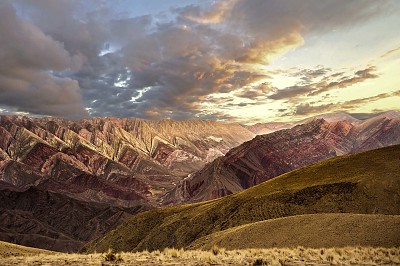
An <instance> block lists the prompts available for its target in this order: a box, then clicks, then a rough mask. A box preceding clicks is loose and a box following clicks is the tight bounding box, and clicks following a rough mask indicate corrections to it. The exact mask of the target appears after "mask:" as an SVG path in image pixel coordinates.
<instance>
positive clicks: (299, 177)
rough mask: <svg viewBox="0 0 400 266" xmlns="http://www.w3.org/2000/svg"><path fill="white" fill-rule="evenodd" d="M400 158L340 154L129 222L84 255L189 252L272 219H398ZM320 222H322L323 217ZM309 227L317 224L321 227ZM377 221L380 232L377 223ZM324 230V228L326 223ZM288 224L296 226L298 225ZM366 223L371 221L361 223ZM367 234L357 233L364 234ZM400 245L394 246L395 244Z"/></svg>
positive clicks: (383, 152)
mask: <svg viewBox="0 0 400 266" xmlns="http://www.w3.org/2000/svg"><path fill="white" fill-rule="evenodd" d="M325 123H327V122H325ZM399 158H400V145H395V146H390V147H386V148H381V149H377V150H372V151H367V152H363V153H359V154H354V155H345V156H340V157H336V158H331V159H329V160H325V161H322V162H319V163H316V164H313V165H310V166H307V167H304V168H301V169H298V170H295V171H292V172H290V173H287V174H284V175H281V176H279V177H277V178H274V179H272V180H269V181H266V182H264V183H262V184H260V185H258V186H255V187H252V188H249V189H247V190H244V191H242V192H240V193H237V194H234V195H229V196H226V197H223V198H220V199H215V200H211V201H206V202H201V203H196V204H187V205H181V206H175V207H169V208H162V209H153V210H150V211H146V212H142V213H139V214H137V215H135V216H133V217H131V218H129V219H128V220H127V221H126V222H124V223H123V224H122V225H120V226H118V227H117V228H116V229H115V230H113V231H112V232H110V233H108V234H106V235H105V236H103V237H101V238H99V239H96V240H94V241H92V242H90V243H89V244H88V245H86V246H85V248H84V249H85V250H86V251H89V252H93V251H95V250H97V252H103V251H105V250H107V249H108V248H109V247H113V249H115V250H117V251H132V250H133V251H140V250H145V249H147V250H156V249H160V250H161V249H163V248H166V247H175V248H181V247H183V248H187V247H190V246H191V245H192V244H193V243H195V241H196V240H198V239H200V238H202V237H204V238H206V237H207V235H209V236H210V237H212V235H211V234H212V233H216V232H220V231H223V230H226V229H229V228H233V227H236V226H240V225H245V224H252V223H254V222H258V221H264V220H271V221H273V220H272V219H275V218H280V217H290V216H295V215H305V214H326V213H353V214H385V215H399V214H400V197H399V191H400V163H399ZM316 218H317V219H318V216H316ZM372 218H373V217H372ZM372 218H371V219H370V221H372V220H373V219H372ZM299 219H301V218H299ZM299 219H297V220H299ZM307 219H308V220H310V219H309V218H307ZM346 219H347V218H346ZM368 219H369V218H368ZM351 220H352V221H355V220H354V219H350V220H348V221H351ZM375 220H376V219H375ZM376 221H379V219H377V220H376ZM396 221H398V219H397V220H396ZM342 222H345V220H342ZM289 223H290V221H289ZM312 223H313V224H315V225H317V224H318V221H314V222H312ZM339 223H340V220H338V221H336V222H332V221H331V224H332V225H334V226H336V225H338V224H339ZM372 223H374V224H375V226H378V225H379V223H375V222H372ZM274 224H275V225H276V226H277V227H276V228H277V229H276V230H279V225H284V224H285V223H284V222H283V221H282V223H279V222H275V223H274ZM319 224H324V221H320V222H319ZM325 224H326V225H327V223H326V221H325ZM390 224H391V225H393V223H390ZM291 225H292V226H298V225H296V224H295V223H291ZM364 225H366V223H363V224H360V226H364ZM370 225H371V223H370ZM370 225H368V226H370ZM385 226H386V224H385ZM289 228H290V226H289ZM295 228H296V227H295ZM297 228H299V230H303V229H300V227H297ZM307 228H308V227H307ZM318 228H319V229H321V227H320V226H318V227H316V228H315V229H316V230H317V229H318ZM367 228H368V227H364V229H367ZM372 228H373V226H372ZM364 229H359V230H360V232H362V231H365V230H364ZM345 230H346V229H344V228H343V229H341V230H339V231H337V233H338V234H336V236H337V237H338V238H340V237H341V235H340V234H339V233H340V232H345ZM357 230H358V229H357ZM378 231H379V232H382V230H377V233H378ZM278 232H279V233H280V234H281V236H280V237H281V238H284V237H286V238H291V237H292V235H290V232H293V229H290V231H289V235H285V231H284V230H282V231H278ZM327 232H330V231H329V230H327ZM392 232H396V231H392ZM274 234H275V233H274ZM329 234H331V233H329ZM368 235H370V236H372V235H373V234H372V233H368V234H367V235H366V236H368ZM318 236H319V238H324V237H325V234H324V231H323V230H322V231H318V234H317V237H313V239H315V238H318ZM375 236H376V235H375ZM246 237H247V236H246ZM249 237H250V236H249ZM259 237H260V239H262V238H263V237H264V238H266V239H267V238H268V237H269V234H268V232H265V231H261V232H259ZM273 237H275V236H273ZM204 238H203V240H204ZM360 238H362V236H357V237H356V238H355V239H360ZM209 239H210V240H212V238H209ZM397 239H398V238H397ZM317 240H318V239H317ZM243 241H246V240H243ZM266 241H268V240H266ZM395 241H397V240H395ZM349 243H351V242H349ZM363 243H365V242H363ZM375 243H378V242H375ZM388 243H389V242H388ZM398 244H399V243H398V242H397V245H396V246H398Z"/></svg>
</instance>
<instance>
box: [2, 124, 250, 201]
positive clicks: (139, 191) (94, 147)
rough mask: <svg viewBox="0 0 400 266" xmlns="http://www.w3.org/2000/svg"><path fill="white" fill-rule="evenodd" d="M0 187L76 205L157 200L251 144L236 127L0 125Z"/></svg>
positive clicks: (210, 125)
mask: <svg viewBox="0 0 400 266" xmlns="http://www.w3.org/2000/svg"><path fill="white" fill-rule="evenodd" d="M0 135H1V139H0V180H1V181H4V182H7V183H9V184H12V185H14V186H16V187H18V188H20V189H25V188H28V187H30V186H40V187H42V188H43V187H44V188H46V189H48V190H50V191H54V192H62V193H63V194H68V195H70V196H73V197H76V198H78V199H82V200H87V201H97V202H105V203H111V202H113V203H115V204H116V205H118V206H127V207H129V206H131V205H132V204H137V203H138V202H139V203H140V202H142V201H148V200H149V201H151V202H153V204H154V203H155V201H156V200H157V199H158V198H159V197H160V196H161V195H163V194H165V192H166V191H169V190H171V189H172V188H173V187H174V184H175V183H176V182H178V181H179V180H181V179H182V177H184V176H186V175H187V174H189V173H191V172H192V171H195V170H198V169H201V168H202V167H203V166H204V165H205V164H206V163H207V162H211V161H212V160H213V159H215V158H216V157H218V156H221V155H223V154H225V153H226V152H227V151H228V150H230V149H231V148H233V147H235V146H237V145H239V144H241V143H243V142H244V141H247V140H249V139H251V138H252V137H253V136H254V134H253V133H252V132H250V131H249V130H247V129H246V128H244V127H243V126H241V125H239V124H224V123H217V122H206V121H182V122H179V121H158V122H156V121H145V120H140V119H118V118H103V119H100V118H95V119H88V120H81V121H68V120H62V119H56V118H42V119H33V118H27V117H18V116H13V117H7V116H2V117H1V118H0Z"/></svg>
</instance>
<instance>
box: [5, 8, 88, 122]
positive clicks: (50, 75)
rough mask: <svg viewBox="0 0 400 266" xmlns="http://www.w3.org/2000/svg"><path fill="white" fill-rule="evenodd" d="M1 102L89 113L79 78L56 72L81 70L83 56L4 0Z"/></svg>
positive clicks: (23, 108)
mask: <svg viewBox="0 0 400 266" xmlns="http://www.w3.org/2000/svg"><path fill="white" fill-rule="evenodd" d="M0 36H1V41H0V105H2V106H6V107H9V108H12V109H15V110H17V111H19V112H28V113H33V114H41V115H55V116H64V117H69V118H78V117H82V116H85V115H87V113H86V111H85V109H84V107H83V103H82V101H81V95H80V92H79V85H78V82H77V81H74V80H72V79H71V78H68V77H57V76H56V75H55V74H54V72H56V71H65V70H78V69H79V68H80V67H81V65H82V63H83V59H82V58H81V57H80V56H79V55H70V54H69V53H68V52H67V51H66V50H65V49H64V47H63V44H62V43H60V42H57V41H55V40H54V39H52V38H51V37H49V36H47V35H45V34H44V33H43V32H42V31H41V30H40V29H39V28H38V27H36V26H35V25H33V24H32V23H30V22H28V21H24V20H21V19H19V18H18V17H17V15H16V11H15V9H14V8H13V7H12V6H11V5H9V4H7V2H4V3H1V4H0Z"/></svg>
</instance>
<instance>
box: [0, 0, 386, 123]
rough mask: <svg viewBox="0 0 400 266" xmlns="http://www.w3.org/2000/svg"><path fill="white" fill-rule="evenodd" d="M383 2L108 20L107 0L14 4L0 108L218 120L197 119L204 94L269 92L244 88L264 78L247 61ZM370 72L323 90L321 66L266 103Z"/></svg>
mask: <svg viewBox="0 0 400 266" xmlns="http://www.w3.org/2000/svg"><path fill="white" fill-rule="evenodd" d="M387 3H388V1H380V2H379V3H377V1H372V0H363V1H347V0H337V1H328V0H322V1H321V0H318V1H317V0H307V1H289V0H279V1H278V0H252V1H245V0H237V1H218V2H216V3H215V4H214V5H212V6H211V7H208V8H202V7H198V6H196V5H191V6H187V7H183V8H179V9H174V10H173V11H172V12H173V13H172V14H170V16H168V18H165V17H164V18H161V17H157V16H153V15H146V16H140V17H129V15H126V14H125V15H121V14H117V13H115V12H114V11H113V10H112V9H111V8H110V7H111V6H112V5H110V3H108V2H107V1H78V0H59V1H53V0H36V1H30V0H16V1H13V4H14V6H15V7H16V8H17V10H19V11H20V12H19V13H18V14H19V16H20V17H18V16H17V15H16V12H15V10H14V8H13V7H12V6H11V5H10V4H8V5H7V4H3V5H1V12H2V13H1V16H0V22H1V23H0V31H1V32H0V36H1V40H0V49H1V50H0V51H1V53H0V59H1V62H0V88H1V91H0V105H6V106H10V107H14V108H17V109H18V110H20V111H25V112H31V113H35V114H47V115H57V116H60V115H61V116H68V117H79V116H84V115H85V114H86V111H85V109H84V108H83V104H82V99H81V98H83V100H84V102H85V106H86V107H88V108H89V112H90V115H92V116H123V117H126V116H136V117H143V118H157V119H160V118H174V119H186V118H193V117H209V118H216V117H218V116H220V117H221V118H223V119H225V118H228V117H226V116H225V115H224V114H222V113H220V112H214V113H212V114H207V113H204V112H203V108H202V103H203V102H206V101H207V99H208V96H209V95H212V94H213V93H229V92H234V93H235V94H236V95H238V96H239V97H242V98H248V99H258V98H259V97H262V96H265V95H266V94H267V93H269V92H270V91H271V90H274V88H270V87H269V86H266V85H261V86H258V87H257V86H254V85H253V84H254V83H255V82H257V81H260V80H262V79H266V78H268V77H269V76H268V75H269V73H266V71H260V70H259V69H257V68H254V66H253V65H252V64H268V63H269V62H270V60H271V58H273V57H274V56H276V55H279V54H282V53H284V52H285V51H287V50H288V49H289V48H290V47H295V46H299V45H301V44H302V43H303V42H304V40H303V36H304V34H308V33H310V32H323V31H325V30H331V29H332V28H333V27H335V29H337V28H338V27H346V26H348V25H353V24H354V23H357V22H359V21H362V20H364V19H369V18H370V17H371V16H372V15H376V14H379V11H380V10H381V9H383V8H384V7H385V6H386V4H387ZM22 17H24V19H25V20H23V19H22ZM373 71H374V70H373V69H371V70H364V72H357V73H356V74H355V75H354V77H350V78H348V79H347V80H346V79H345V80H342V81H337V82H338V83H329V82H326V83H324V84H313V82H312V80H313V79H314V78H317V77H320V76H321V75H325V74H326V73H325V72H326V70H325V69H323V68H321V69H317V70H313V71H308V72H304V73H302V75H303V76H304V80H303V81H304V82H309V83H310V84H309V85H304V84H302V85H299V86H293V87H290V88H287V89H284V90H279V91H276V93H274V94H272V95H270V96H269V98H270V99H285V98H287V97H296V96H298V95H302V94H304V93H316V94H318V93H321V92H324V91H326V90H329V89H331V88H334V87H335V88H341V86H343V87H346V86H350V84H352V83H353V84H354V83H357V82H361V81H362V80H366V79H370V78H374V76H373V75H374V74H373ZM317 85H321V86H318V87H317ZM275 90H276V89H275ZM36 95H40V96H36ZM35 96H36V97H35ZM246 104H247V103H246Z"/></svg>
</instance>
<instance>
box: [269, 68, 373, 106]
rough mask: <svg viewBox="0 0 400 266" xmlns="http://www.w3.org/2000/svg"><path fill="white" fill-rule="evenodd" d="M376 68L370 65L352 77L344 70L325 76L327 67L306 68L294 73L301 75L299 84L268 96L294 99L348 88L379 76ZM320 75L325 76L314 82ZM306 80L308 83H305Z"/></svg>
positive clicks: (275, 98)
mask: <svg viewBox="0 0 400 266" xmlns="http://www.w3.org/2000/svg"><path fill="white" fill-rule="evenodd" d="M376 70H377V69H376V67H375V66H370V67H368V68H365V69H361V70H357V71H356V72H354V74H353V76H351V77H346V76H343V75H344V74H343V72H335V73H333V74H328V75H326V76H323V75H324V74H326V73H327V72H328V71H327V70H326V69H324V70H319V71H318V72H316V71H314V70H309V69H305V70H302V71H300V72H296V73H295V74H294V76H301V80H302V81H301V82H300V83H299V84H297V85H294V86H290V87H286V88H284V89H280V90H276V91H275V92H274V93H273V94H271V95H269V96H268V98H269V99H273V100H282V99H291V100H292V101H294V100H295V99H294V98H296V97H300V96H315V95H319V94H321V93H324V92H327V91H329V90H333V89H343V88H347V87H350V86H352V85H354V84H357V83H361V82H364V81H366V80H369V79H375V78H378V77H379V76H378V74H376V73H375V72H376ZM310 73H311V74H310ZM318 73H320V74H318ZM312 75H314V76H312ZM320 76H323V78H322V79H321V80H320V81H317V82H313V78H315V77H320ZM304 80H306V83H307V84H306V85H303V83H304ZM310 82H311V83H310Z"/></svg>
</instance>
